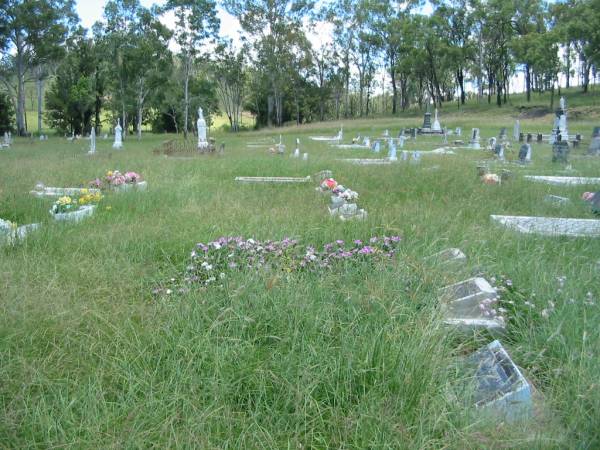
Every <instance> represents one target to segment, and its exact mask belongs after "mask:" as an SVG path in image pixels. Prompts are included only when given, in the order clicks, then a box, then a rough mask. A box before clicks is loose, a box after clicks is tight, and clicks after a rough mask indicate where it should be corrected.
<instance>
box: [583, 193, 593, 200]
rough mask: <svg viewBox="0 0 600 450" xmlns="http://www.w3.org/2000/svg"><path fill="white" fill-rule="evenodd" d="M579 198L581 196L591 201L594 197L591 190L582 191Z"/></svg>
mask: <svg viewBox="0 0 600 450" xmlns="http://www.w3.org/2000/svg"><path fill="white" fill-rule="evenodd" d="M581 198H582V199H583V200H585V201H586V202H591V201H592V199H593V198H594V193H593V192H584V193H583V194H582V195H581Z"/></svg>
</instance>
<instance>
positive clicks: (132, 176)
mask: <svg viewBox="0 0 600 450" xmlns="http://www.w3.org/2000/svg"><path fill="white" fill-rule="evenodd" d="M125 181H126V182H127V183H139V182H140V181H142V177H141V175H140V174H138V173H135V172H126V173H125Z"/></svg>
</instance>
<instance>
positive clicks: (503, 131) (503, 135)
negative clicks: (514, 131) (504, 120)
mask: <svg viewBox="0 0 600 450" xmlns="http://www.w3.org/2000/svg"><path fill="white" fill-rule="evenodd" d="M507 137H508V135H507V132H506V127H502V128H501V129H500V134H499V135H498V138H499V139H500V141H506V140H507Z"/></svg>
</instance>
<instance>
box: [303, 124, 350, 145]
mask: <svg viewBox="0 0 600 450" xmlns="http://www.w3.org/2000/svg"><path fill="white" fill-rule="evenodd" d="M309 139H310V140H312V141H318V142H337V143H338V144H339V143H341V142H342V139H344V127H341V128H340V131H338V134H337V135H336V136H309Z"/></svg>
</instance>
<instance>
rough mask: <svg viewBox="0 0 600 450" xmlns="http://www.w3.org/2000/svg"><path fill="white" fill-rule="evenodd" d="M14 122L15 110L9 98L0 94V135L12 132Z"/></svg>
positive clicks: (2, 93)
mask: <svg viewBox="0 0 600 450" xmlns="http://www.w3.org/2000/svg"><path fill="white" fill-rule="evenodd" d="M14 120H15V110H14V108H13V105H12V102H11V100H10V98H9V96H8V95H7V94H6V93H4V92H0V134H4V133H5V132H7V131H11V132H12V131H13V129H14V126H13V124H14V123H15V122H14Z"/></svg>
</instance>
